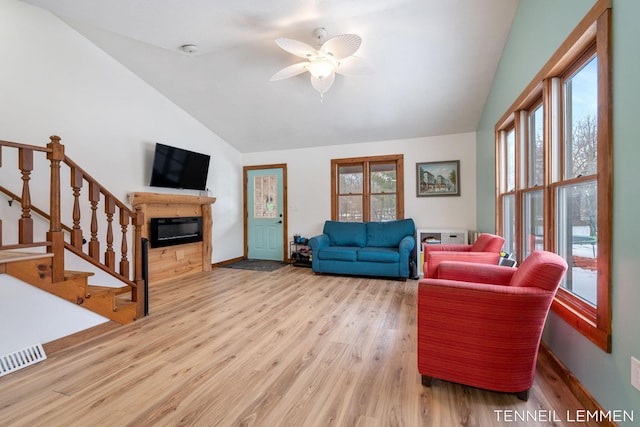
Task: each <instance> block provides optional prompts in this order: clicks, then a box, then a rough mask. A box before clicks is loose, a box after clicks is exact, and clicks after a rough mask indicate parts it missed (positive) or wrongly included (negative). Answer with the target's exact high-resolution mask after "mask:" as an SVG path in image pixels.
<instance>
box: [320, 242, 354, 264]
mask: <svg viewBox="0 0 640 427" xmlns="http://www.w3.org/2000/svg"><path fill="white" fill-rule="evenodd" d="M357 250H358V248H354V247H352V246H329V247H328V248H323V249H321V250H320V252H318V254H317V255H316V254H314V256H317V257H318V259H330V260H334V261H353V262H355V261H356V260H357Z"/></svg>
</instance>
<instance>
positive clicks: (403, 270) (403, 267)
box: [398, 235, 416, 277]
mask: <svg viewBox="0 0 640 427" xmlns="http://www.w3.org/2000/svg"><path fill="white" fill-rule="evenodd" d="M415 246H416V239H415V237H413V236H409V235H407V236H404V237H403V238H402V239H401V240H400V243H399V244H398V254H399V255H400V260H399V261H398V263H399V264H398V267H399V273H400V277H409V275H410V273H411V272H410V271H409V257H410V256H411V252H412V251H413V248H415Z"/></svg>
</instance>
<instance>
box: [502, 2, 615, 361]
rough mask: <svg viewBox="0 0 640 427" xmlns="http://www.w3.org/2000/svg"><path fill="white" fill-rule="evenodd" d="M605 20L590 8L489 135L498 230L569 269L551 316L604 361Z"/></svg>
mask: <svg viewBox="0 0 640 427" xmlns="http://www.w3.org/2000/svg"><path fill="white" fill-rule="evenodd" d="M610 23H611V11H610V8H609V6H608V5H607V2H598V3H596V5H595V6H594V7H593V8H592V10H591V11H590V12H589V13H588V14H587V16H586V17H585V19H584V20H583V21H582V22H581V23H580V24H579V26H578V27H577V28H578V29H580V30H575V31H574V32H573V33H572V34H571V35H570V36H569V39H568V40H567V41H565V43H563V45H562V47H561V48H560V50H559V51H558V52H556V54H554V56H553V59H552V60H550V61H549V62H548V63H547V64H546V65H545V66H544V68H543V69H542V70H541V71H540V72H539V73H538V75H537V76H536V78H535V79H534V80H533V81H532V82H531V84H530V85H529V86H528V88H527V89H526V90H525V92H524V93H523V94H522V95H521V96H520V97H519V98H518V99H517V100H516V102H515V103H514V104H513V106H512V107H511V108H510V109H509V111H507V113H506V114H505V116H503V117H502V119H501V120H500V121H499V122H498V124H497V125H496V159H497V161H496V174H497V179H498V186H497V187H496V188H497V194H496V203H497V205H496V210H497V213H498V214H497V216H496V221H497V223H496V229H497V230H498V231H499V232H501V234H502V235H503V236H504V237H505V240H506V243H505V248H506V249H505V250H506V251H511V252H514V253H515V255H516V258H517V259H518V260H519V262H522V260H523V259H524V258H526V257H527V256H528V255H529V254H530V253H531V252H532V251H535V250H540V249H545V250H549V251H553V252H556V253H558V254H559V255H561V256H562V257H563V258H564V259H565V260H566V261H567V264H568V266H569V269H568V271H567V274H566V276H565V278H564V280H563V282H562V284H561V287H560V289H559V290H558V294H557V296H556V299H555V301H554V303H553V307H552V308H553V310H554V311H555V312H556V313H558V315H559V316H561V317H562V318H563V319H565V320H566V321H567V322H568V323H569V324H571V325H572V326H573V327H574V328H576V329H577V330H579V331H580V332H581V333H583V334H584V335H585V336H586V337H588V338H589V339H590V340H591V341H592V342H594V343H595V344H597V345H598V346H600V347H601V348H602V349H604V350H606V351H611V305H610V297H609V295H610V289H611V278H610V271H609V265H610V257H611V251H610V248H611V229H612V211H611V188H612V187H611V181H612V178H611V175H612V170H611V164H612V155H611V153H612V150H611V69H610V64H611V60H610V51H611V46H610V36H609V34H610V25H611V24H610Z"/></svg>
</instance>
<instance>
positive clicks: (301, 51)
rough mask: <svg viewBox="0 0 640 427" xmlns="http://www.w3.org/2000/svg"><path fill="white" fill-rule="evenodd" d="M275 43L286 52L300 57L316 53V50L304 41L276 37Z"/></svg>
mask: <svg viewBox="0 0 640 427" xmlns="http://www.w3.org/2000/svg"><path fill="white" fill-rule="evenodd" d="M276 44H277V45H278V46H280V47H281V48H282V49H284V50H286V51H287V52H289V53H292V54H294V55H296V56H299V57H301V58H308V57H310V56H315V55H317V54H318V51H317V50H315V49H314V48H312V47H311V46H309V45H308V44H306V43H303V42H299V41H298V40H293V39H284V38H278V39H276Z"/></svg>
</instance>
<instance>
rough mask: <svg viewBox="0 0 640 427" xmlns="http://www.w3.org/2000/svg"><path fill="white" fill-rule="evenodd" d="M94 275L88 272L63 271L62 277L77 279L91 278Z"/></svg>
mask: <svg viewBox="0 0 640 427" xmlns="http://www.w3.org/2000/svg"><path fill="white" fill-rule="evenodd" d="M93 275H95V273H92V272H90V271H76V270H65V271H64V277H65V278H77V277H91V276H93Z"/></svg>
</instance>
